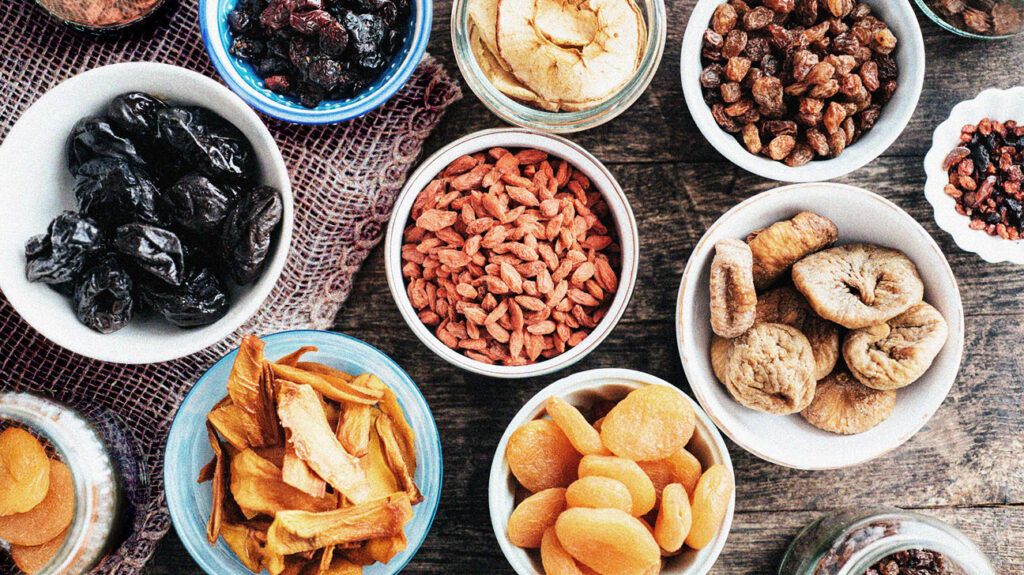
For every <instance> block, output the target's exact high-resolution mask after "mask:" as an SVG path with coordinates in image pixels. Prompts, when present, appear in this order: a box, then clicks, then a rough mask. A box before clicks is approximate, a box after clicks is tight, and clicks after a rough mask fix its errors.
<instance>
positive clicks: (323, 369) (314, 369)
mask: <svg viewBox="0 0 1024 575" xmlns="http://www.w3.org/2000/svg"><path fill="white" fill-rule="evenodd" d="M295 367H297V368H299V369H302V370H305V371H308V372H311V373H316V374H319V375H329V376H331V377H336V378H338V379H341V380H344V381H352V380H353V379H355V376H353V375H352V374H350V373H345V372H344V371H341V370H340V369H335V368H333V367H331V366H329V365H325V364H322V363H317V362H315V361H300V362H298V363H297V364H295Z"/></svg>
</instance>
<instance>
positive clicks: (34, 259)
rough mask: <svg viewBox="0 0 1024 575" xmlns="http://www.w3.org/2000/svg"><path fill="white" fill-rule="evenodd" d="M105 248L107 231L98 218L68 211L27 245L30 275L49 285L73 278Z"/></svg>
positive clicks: (27, 270)
mask: <svg viewBox="0 0 1024 575" xmlns="http://www.w3.org/2000/svg"><path fill="white" fill-rule="evenodd" d="M103 249H104V241H103V232H102V231H101V230H100V228H99V226H97V225H96V222H95V221H93V220H91V219H89V218H86V217H82V216H80V215H79V214H76V213H75V212H64V213H62V214H60V215H59V216H57V217H56V218H54V219H53V221H52V222H50V227H49V229H48V231H47V233H45V234H40V235H38V236H33V237H32V238H30V239H29V241H28V243H26V244H25V258H26V259H27V260H28V266H27V268H26V277H27V278H28V281H30V282H42V283H47V284H63V283H66V282H69V281H73V280H74V279H75V278H77V277H78V275H79V274H81V273H82V270H83V269H84V268H85V267H86V265H88V264H89V263H90V260H91V259H92V258H93V257H94V256H96V255H97V254H99V253H101V252H102V251H103Z"/></svg>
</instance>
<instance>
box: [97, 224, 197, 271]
mask: <svg viewBox="0 0 1024 575" xmlns="http://www.w3.org/2000/svg"><path fill="white" fill-rule="evenodd" d="M114 246H115V247H116V248H117V251H118V252H120V253H122V254H124V255H125V256H127V257H128V258H129V259H130V260H131V262H132V263H133V264H134V265H135V266H137V267H138V268H139V269H141V270H143V271H146V272H149V273H150V274H152V275H153V276H154V277H156V278H158V279H160V280H163V281H165V282H167V283H169V284H171V285H180V284H181V281H182V279H183V277H184V274H185V248H184V247H183V246H182V244H181V240H180V239H179V238H178V236H177V235H176V234H175V233H174V232H172V231H169V230H165V229H163V228H158V227H156V226H150V225H146V224H139V223H132V224H126V225H123V226H121V227H119V228H117V231H116V232H115V233H114Z"/></svg>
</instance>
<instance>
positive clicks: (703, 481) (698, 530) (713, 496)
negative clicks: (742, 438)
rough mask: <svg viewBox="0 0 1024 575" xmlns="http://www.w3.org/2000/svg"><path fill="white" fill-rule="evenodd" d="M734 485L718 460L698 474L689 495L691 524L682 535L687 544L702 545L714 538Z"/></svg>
mask: <svg viewBox="0 0 1024 575" xmlns="http://www.w3.org/2000/svg"><path fill="white" fill-rule="evenodd" d="M734 487H735V486H734V485H733V479H732V474H731V473H729V469H728V468H727V467H726V466H724V465H721V464H716V465H712V466H711V467H709V468H708V470H707V471H705V472H704V474H703V475H701V476H700V481H698V482H697V488H696V489H695V490H694V492H693V495H692V496H691V497H690V507H691V513H692V515H693V526H692V527H691V528H690V533H689V534H688V535H687V536H686V544H687V545H688V546H690V547H691V548H693V549H703V548H704V547H705V546H706V545H707V544H708V543H711V541H712V540H714V538H715V536H716V535H717V534H718V530H719V529H721V527H722V521H724V520H725V513H726V511H728V509H729V501H730V500H731V499H732V492H733V489H734Z"/></svg>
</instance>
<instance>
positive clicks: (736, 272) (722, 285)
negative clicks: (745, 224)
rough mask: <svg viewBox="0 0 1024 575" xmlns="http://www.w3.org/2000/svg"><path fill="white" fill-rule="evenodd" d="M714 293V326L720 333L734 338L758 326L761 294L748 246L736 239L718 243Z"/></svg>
mask: <svg viewBox="0 0 1024 575" xmlns="http://www.w3.org/2000/svg"><path fill="white" fill-rule="evenodd" d="M710 292H711V327H712V329H713V330H714V332H715V333H716V334H718V335H720V336H722V337H727V338H732V337H736V336H738V335H740V334H742V333H743V332H745V331H747V329H749V328H750V326H752V325H754V313H755V309H756V306H757V293H756V292H755V290H754V277H753V255H752V253H751V251H750V247H749V246H748V245H747V244H745V243H743V242H741V241H739V240H733V239H725V240H722V241H720V242H718V243H717V244H715V257H714V259H713V260H712V262H711V280H710Z"/></svg>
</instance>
